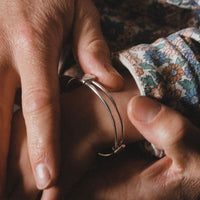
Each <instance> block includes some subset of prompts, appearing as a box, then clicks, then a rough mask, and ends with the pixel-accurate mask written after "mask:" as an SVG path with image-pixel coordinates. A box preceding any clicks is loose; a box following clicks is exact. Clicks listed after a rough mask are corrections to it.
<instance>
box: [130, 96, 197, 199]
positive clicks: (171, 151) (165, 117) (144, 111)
mask: <svg viewBox="0 0 200 200" xmlns="http://www.w3.org/2000/svg"><path fill="white" fill-rule="evenodd" d="M128 115H129V118H130V120H131V122H132V124H133V125H134V126H135V127H136V128H137V129H138V130H139V131H140V132H141V133H142V135H143V136H144V137H145V138H146V139H147V140H148V141H150V142H151V143H153V144H154V145H155V146H156V147H158V148H159V149H163V150H164V151H165V153H166V156H165V157H164V158H162V159H160V160H158V161H157V162H155V163H154V164H153V165H152V166H150V167H149V168H147V169H146V170H144V171H143V172H142V173H141V175H140V179H141V186H142V188H143V191H145V192H144V193H140V195H141V197H142V198H139V199H199V197H200V189H199V186H200V172H199V169H198V168H199V164H200V129H199V128H197V127H196V126H194V125H193V124H192V123H191V122H190V121H189V120H188V119H186V118H185V117H183V116H182V115H180V114H179V113H177V112H176V111H174V110H172V109H170V108H168V107H166V106H164V105H162V104H160V103H158V102H157V101H153V100H151V99H148V98H147V97H136V98H133V99H132V100H131V101H130V103H129V107H128Z"/></svg>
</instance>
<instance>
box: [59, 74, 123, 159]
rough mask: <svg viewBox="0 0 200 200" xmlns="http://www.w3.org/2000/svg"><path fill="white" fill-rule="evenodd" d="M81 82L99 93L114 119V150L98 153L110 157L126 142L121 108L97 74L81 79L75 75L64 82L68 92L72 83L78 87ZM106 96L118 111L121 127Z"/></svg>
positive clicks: (87, 75)
mask: <svg viewBox="0 0 200 200" xmlns="http://www.w3.org/2000/svg"><path fill="white" fill-rule="evenodd" d="M80 83H81V85H85V86H87V87H88V88H90V89H91V90H92V91H93V92H94V93H95V94H96V95H97V97H98V98H99V99H100V100H101V102H102V103H103V104H104V106H105V107H106V109H107V111H108V113H109V115H110V117H111V119H112V123H113V127H114V135H115V142H114V146H113V147H112V152H110V153H98V155H100V156H103V157H108V156H111V155H114V154H116V153H118V152H119V151H121V150H122V149H123V148H125V144H124V127H123V122H122V118H121V116H120V113H119V110H118V107H117V104H116V102H115V100H114V99H113V97H112V96H111V95H110V93H109V92H108V91H107V90H106V89H105V88H104V87H103V86H102V85H101V84H99V83H98V82H96V81H95V76H93V75H91V74H85V75H84V76H83V77H82V78H81V79H76V78H73V77H70V78H69V77H68V78H66V81H65V84H64V85H65V86H64V87H65V88H64V91H65V92H66V91H67V90H68V89H69V90H71V87H70V85H72V86H75V87H76V86H77V87H78V86H80ZM62 88H63V86H62ZM66 88H67V89H66ZM105 98H107V99H108V100H109V101H110V102H111V104H112V108H114V110H115V113H117V118H118V121H119V122H120V123H119V124H120V128H119V129H118V126H117V125H116V119H115V118H116V116H115V117H114V115H113V112H112V109H111V107H110V106H109V104H108V103H107V100H106V99H105ZM119 132H121V137H119Z"/></svg>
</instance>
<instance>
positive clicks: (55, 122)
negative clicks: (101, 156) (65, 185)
mask: <svg viewBox="0 0 200 200" xmlns="http://www.w3.org/2000/svg"><path fill="white" fill-rule="evenodd" d="M0 18H1V23H0V43H1V48H0V85H1V90H0V94H1V104H0V105H1V106H0V113H1V117H0V163H1V164H0V177H1V178H0V193H2V190H3V186H4V182H5V176H6V173H5V172H6V160H7V155H8V149H9V147H8V146H9V133H10V121H11V116H12V104H13V101H14V96H15V92H16V89H17V88H18V87H21V88H22V107H23V114H24V118H25V122H26V128H27V134H28V150H29V156H30V160H31V166H32V169H33V173H34V177H35V180H36V184H37V187H38V188H40V189H44V188H47V187H49V186H51V185H52V184H53V183H54V182H55V180H56V177H57V176H58V173H59V170H58V169H59V115H60V114H59V103H58V102H59V100H58V99H59V95H58V93H59V85H58V76H57V70H58V69H57V66H58V61H59V56H60V53H61V51H62V47H63V44H67V43H71V41H73V50H74V54H75V57H76V58H77V60H78V62H79V63H80V65H81V66H82V68H83V71H84V72H86V73H92V74H94V75H96V76H97V77H98V80H99V81H100V82H102V83H103V84H104V85H106V86H107V87H110V88H113V89H117V88H120V87H121V85H122V79H121V77H120V76H119V75H118V74H117V72H116V71H115V70H114V69H113V68H112V66H111V62H110V59H109V50H108V48H107V45H106V43H105V41H104V39H103V37H102V34H101V31H100V26H99V16H98V12H97V10H96V9H95V7H94V5H93V4H92V2H91V1H90V0H77V1H76V4H75V1H74V0H67V1H66V0H59V1H58V0H47V1H42V0H27V1H21V0H14V1H11V0H9V1H7V0H3V1H1V5H0Z"/></svg>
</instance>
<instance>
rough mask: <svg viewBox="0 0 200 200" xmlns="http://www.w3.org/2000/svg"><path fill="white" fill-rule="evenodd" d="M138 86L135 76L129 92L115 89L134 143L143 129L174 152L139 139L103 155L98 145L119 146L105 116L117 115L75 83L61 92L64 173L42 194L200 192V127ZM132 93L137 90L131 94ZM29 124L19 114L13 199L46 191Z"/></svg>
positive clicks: (189, 195)
mask: <svg viewBox="0 0 200 200" xmlns="http://www.w3.org/2000/svg"><path fill="white" fill-rule="evenodd" d="M130 85H132V86H133V84H132V83H131V82H129V81H128V83H126V84H125V90H124V91H122V93H121V94H120V93H112V95H113V96H114V97H115V100H116V101H117V104H118V105H119V109H120V111H121V112H122V117H123V119H124V122H125V133H126V135H127V137H126V143H128V144H129V143H133V142H135V141H138V140H140V139H142V138H141V135H140V134H139V132H138V131H137V130H136V129H135V128H137V129H138V130H139V131H140V132H141V133H142V134H143V136H144V137H145V138H147V139H148V140H149V141H150V142H152V143H153V144H154V145H156V146H157V147H159V148H161V149H164V150H165V153H166V156H165V157H163V158H162V159H155V158H153V157H151V156H149V155H148V154H146V153H145V152H142V151H141V149H140V148H139V146H138V145H137V144H135V143H133V144H132V145H128V146H127V149H126V150H125V151H124V152H122V153H121V154H118V155H117V156H115V157H113V158H106V159H96V152H101V151H102V150H103V148H104V147H107V146H111V145H112V143H113V138H111V136H112V135H113V130H111V129H110V127H111V124H110V126H109V125H108V124H106V123H105V122H106V121H107V120H109V119H106V118H105V117H106V115H105V110H104V109H105V108H104V107H102V108H101V106H100V105H101V104H99V101H98V99H96V100H95V96H92V94H91V93H89V94H88V93H87V91H88V90H85V89H84V88H80V89H77V90H74V91H73V93H71V94H67V96H66V94H65V95H64V96H62V98H61V101H62V106H63V107H62V111H63V115H62V119H63V123H62V124H63V125H62V127H63V132H62V136H63V137H62V142H63V147H62V152H63V154H62V155H63V157H62V158H63V162H62V167H63V168H62V171H61V176H60V179H59V181H58V182H57V184H56V186H55V187H52V188H50V189H48V191H49V192H48V193H45V192H44V193H43V195H42V199H44V198H47V199H50V200H51V199H52V200H53V199H66V198H67V199H73V200H76V199H88V200H90V199H91V200H102V199H103V200H104V199H105V200H113V199H114V200H117V199H119V200H121V199H127V200H129V199H130V200H133V199H141V200H146V199H148V200H149V199H150V200H151V199H152V200H160V199H165V200H168V199H169V200H170V199H175V200H183V199H186V200H187V199H188V200H198V199H199V195H200V190H199V186H200V174H199V164H200V163H199V162H200V155H199V135H200V130H199V128H197V127H195V126H194V125H193V124H191V122H190V121H189V120H187V119H186V118H184V117H183V116H182V115H180V114H179V113H177V112H175V111H173V110H172V109H170V108H168V107H166V106H164V105H162V104H160V103H158V102H156V101H153V100H151V99H148V98H147V97H138V96H137V94H138V91H137V90H135V92H134V88H135V86H134V88H132V89H131V87H132V86H131V87H129V86H130ZM128 88H129V89H128ZM130 89H131V90H130ZM126 90H127V91H128V93H126V92H125V91H126ZM122 94H123V95H122ZM126 95H127V96H126ZM132 95H133V96H135V97H134V98H132V99H131V100H130V98H131V96H132ZM80 97H82V98H83V99H82V101H81V102H88V103H90V105H91V106H90V107H89V108H87V107H86V106H83V105H85V104H84V103H83V105H82V104H81V102H80V101H79V99H80ZM117 97H118V98H117ZM123 98H124V99H123ZM70 99H71V101H76V105H77V106H76V107H74V106H71V105H72V104H71V103H72V102H70ZM123 100H124V103H123ZM128 102H129V104H128V115H127V114H126V110H125V108H126V107H127V103H128ZM69 108H72V110H73V112H71V113H72V116H69V115H66V114H65V112H66V110H68V109H69ZM124 110H125V112H123V111H124ZM80 111H81V112H80ZM76 112H77V114H76V115H75V113H76ZM124 113H125V114H124ZM102 116H103V117H102ZM65 117H66V118H65ZM104 118H105V119H104ZM128 118H129V119H130V121H131V123H130V121H128ZM69 119H71V121H70V122H69V124H68V123H67V122H68V120H69ZM74 119H76V121H74ZM83 121H84V123H82V122H83ZM94 121H95V122H94ZM77 124H79V125H77ZM169 124H170V127H169ZM133 125H134V126H133ZM68 126H69V127H68ZM24 127H25V125H24V121H23V118H22V115H21V113H20V112H18V114H17V115H15V117H14V121H13V135H12V139H13V140H12V141H11V147H12V148H11V150H10V162H9V163H10V164H9V166H10V168H9V175H10V176H9V177H8V184H7V186H8V194H9V195H8V196H9V197H10V198H9V199H35V198H36V196H37V195H39V193H40V192H39V191H38V190H37V188H36V185H35V182H34V181H33V179H32V178H31V177H33V174H32V172H31V167H30V163H29V159H28V153H27V145H26V133H25V128H24ZM88 127H90V129H88ZM66 128H68V129H70V130H71V132H70V134H69V132H65V130H66ZM68 129H67V130H68ZM80 129H81V130H82V131H81V132H80ZM99 133H100V134H99ZM102 133H104V134H103V135H102ZM149 133H151V134H149ZM80 134H81V136H80ZM69 141H70V142H69ZM191 144H192V145H191ZM80 155H81V156H80ZM69 159H70V162H69ZM12 166H14V167H12ZM16 166H18V168H16Z"/></svg>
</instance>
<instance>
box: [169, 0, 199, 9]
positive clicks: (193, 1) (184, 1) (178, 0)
mask: <svg viewBox="0 0 200 200" xmlns="http://www.w3.org/2000/svg"><path fill="white" fill-rule="evenodd" d="M166 2H167V3H170V4H173V5H176V6H178V7H182V8H188V9H198V8H200V0H166Z"/></svg>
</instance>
